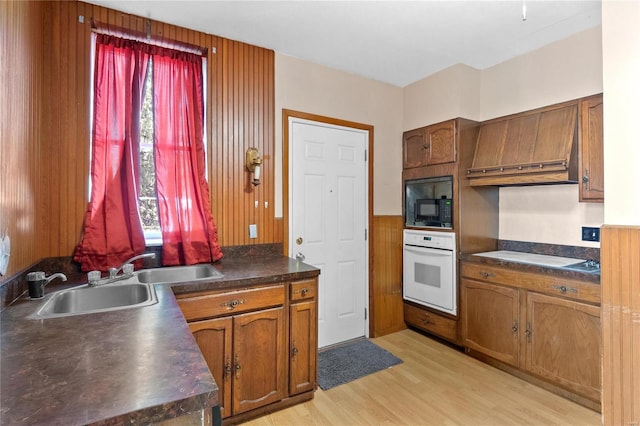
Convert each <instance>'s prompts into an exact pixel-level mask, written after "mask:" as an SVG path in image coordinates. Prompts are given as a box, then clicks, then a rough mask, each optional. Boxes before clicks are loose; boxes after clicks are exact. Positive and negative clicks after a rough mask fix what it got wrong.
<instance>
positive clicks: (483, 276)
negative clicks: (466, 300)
mask: <svg viewBox="0 0 640 426" xmlns="http://www.w3.org/2000/svg"><path fill="white" fill-rule="evenodd" d="M480 275H481V276H482V278H489V277H495V274H492V273H491V272H485V271H482V272H480Z"/></svg>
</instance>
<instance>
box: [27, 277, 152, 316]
mask: <svg viewBox="0 0 640 426" xmlns="http://www.w3.org/2000/svg"><path fill="white" fill-rule="evenodd" d="M157 302H158V298H157V295H156V292H155V289H154V288H153V285H151V284H146V283H114V284H105V285H103V286H100V287H92V286H89V285H83V286H80V287H76V288H72V289H69V290H62V291H60V292H57V293H53V294H52V295H51V296H50V299H49V300H48V301H46V302H45V303H44V305H43V306H42V307H41V308H40V309H39V310H38V311H37V312H36V313H35V314H34V315H32V316H31V318H32V319H43V318H56V317H64V316H71V315H81V314H91V313H97V312H108V311H116V310H121V309H130V308H138V307H143V306H149V305H153V304H155V303H157Z"/></svg>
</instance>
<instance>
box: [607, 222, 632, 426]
mask: <svg viewBox="0 0 640 426" xmlns="http://www.w3.org/2000/svg"><path fill="white" fill-rule="evenodd" d="M601 238H602V243H601V251H600V260H601V264H602V275H601V286H602V337H603V350H604V353H603V369H602V374H603V384H602V414H603V418H604V424H605V425H623V424H624V425H637V424H640V228H639V227H625V226H608V225H607V226H604V227H603V228H602V234H601Z"/></svg>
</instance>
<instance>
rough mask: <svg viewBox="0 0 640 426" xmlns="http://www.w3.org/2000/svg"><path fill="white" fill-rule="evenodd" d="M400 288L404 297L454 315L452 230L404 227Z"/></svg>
mask: <svg viewBox="0 0 640 426" xmlns="http://www.w3.org/2000/svg"><path fill="white" fill-rule="evenodd" d="M402 287H403V289H402V290H403V291H402V293H403V298H404V299H405V300H408V301H411V302H414V303H418V304H420V305H423V306H427V307H429V308H433V309H437V310H439V311H442V312H446V313H448V314H451V315H456V313H457V301H456V234H455V233H454V232H430V231H422V230H414V229H405V230H404V236H403V282H402Z"/></svg>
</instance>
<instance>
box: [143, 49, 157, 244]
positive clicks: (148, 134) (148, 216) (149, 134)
mask: <svg viewBox="0 0 640 426" xmlns="http://www.w3.org/2000/svg"><path fill="white" fill-rule="evenodd" d="M152 61H153V59H152V60H150V61H149V65H148V66H147V77H146V79H145V82H144V98H143V100H142V110H141V112H140V192H139V195H138V209H139V211H140V222H141V224H142V231H143V232H144V239H145V242H146V244H147V246H151V245H161V244H162V235H161V233H160V220H159V219H158V197H157V195H156V166H155V162H154V158H153V66H152Z"/></svg>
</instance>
